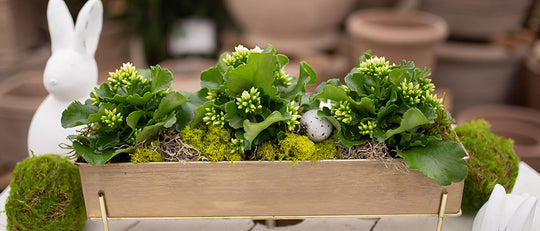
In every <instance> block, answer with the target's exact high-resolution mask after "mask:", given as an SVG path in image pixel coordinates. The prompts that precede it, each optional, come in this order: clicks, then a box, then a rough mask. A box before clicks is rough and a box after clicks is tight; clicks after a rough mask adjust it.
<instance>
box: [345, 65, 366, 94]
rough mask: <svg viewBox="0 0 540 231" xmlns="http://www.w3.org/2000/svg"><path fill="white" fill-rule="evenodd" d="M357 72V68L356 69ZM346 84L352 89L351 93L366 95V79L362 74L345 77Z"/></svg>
mask: <svg viewBox="0 0 540 231" xmlns="http://www.w3.org/2000/svg"><path fill="white" fill-rule="evenodd" d="M355 70H356V68H355ZM345 83H346V84H347V86H348V87H349V89H351V91H356V92H358V94H359V95H364V94H366V93H365V91H364V86H365V85H366V79H365V78H364V75H363V74H362V73H358V72H353V73H349V74H347V76H345Z"/></svg>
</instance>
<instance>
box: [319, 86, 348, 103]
mask: <svg viewBox="0 0 540 231" xmlns="http://www.w3.org/2000/svg"><path fill="white" fill-rule="evenodd" d="M314 99H330V100H334V101H336V102H341V101H349V100H351V101H352V99H351V97H349V96H348V95H347V92H346V91H345V89H343V88H341V87H335V86H332V85H326V86H324V88H323V91H322V92H321V93H319V94H316V95H315V96H314Z"/></svg>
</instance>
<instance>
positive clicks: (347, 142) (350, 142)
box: [317, 107, 366, 148]
mask: <svg viewBox="0 0 540 231" xmlns="http://www.w3.org/2000/svg"><path fill="white" fill-rule="evenodd" d="M317 115H318V116H320V117H322V118H326V119H327V120H328V121H330V123H331V124H332V125H333V126H334V129H337V136H338V140H339V143H340V145H341V146H343V147H346V148H350V147H352V146H354V145H360V144H363V143H365V142H366V140H365V139H362V140H354V139H353V138H352V137H348V136H346V135H345V134H343V128H342V127H341V123H340V122H339V121H337V120H336V118H334V117H333V116H332V112H331V111H330V109H329V108H327V107H324V108H323V109H322V110H320V111H318V112H317Z"/></svg>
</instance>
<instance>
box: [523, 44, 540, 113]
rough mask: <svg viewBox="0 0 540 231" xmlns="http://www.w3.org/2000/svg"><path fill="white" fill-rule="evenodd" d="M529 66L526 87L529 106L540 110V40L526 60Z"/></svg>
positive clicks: (526, 64)
mask: <svg viewBox="0 0 540 231" xmlns="http://www.w3.org/2000/svg"><path fill="white" fill-rule="evenodd" d="M525 67H526V68H527V74H526V80H525V86H526V87H525V88H526V103H527V105H528V106H530V107H533V108H535V109H539V110H540V42H539V43H537V45H536V46H535V48H534V49H533V52H531V54H530V55H529V57H528V58H527V61H526V62H525Z"/></svg>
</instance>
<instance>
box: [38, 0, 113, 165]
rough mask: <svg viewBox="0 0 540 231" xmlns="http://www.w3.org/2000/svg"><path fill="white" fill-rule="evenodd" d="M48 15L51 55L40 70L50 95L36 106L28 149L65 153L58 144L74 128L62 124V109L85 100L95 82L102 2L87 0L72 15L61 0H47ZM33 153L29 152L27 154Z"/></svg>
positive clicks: (70, 133) (40, 151) (64, 141)
mask: <svg viewBox="0 0 540 231" xmlns="http://www.w3.org/2000/svg"><path fill="white" fill-rule="evenodd" d="M47 19H48V22H49V32H50V35H51V48H52V55H51V57H50V58H49V60H48V61H47V65H46V66H45V72H44V73H43V84H44V85H45V88H46V89H47V91H48V92H49V95H48V96H47V98H45V100H44V101H43V102H42V103H41V105H40V106H39V108H38V109H37V111H36V113H35V114H34V117H33V118H32V122H31V123H30V129H29V132H28V149H29V151H31V152H33V153H34V154H35V155H41V154H47V153H55V154H65V153H67V152H68V151H67V150H64V149H61V148H60V147H59V144H61V143H69V142H68V140H67V136H68V135H74V134H76V132H75V129H64V128H62V125H61V122H60V119H61V117H62V112H63V111H64V110H65V109H66V108H67V106H68V105H69V104H70V103H71V102H73V101H74V100H79V101H81V102H84V101H85V99H86V98H88V97H89V94H90V92H91V91H92V90H93V88H94V87H95V86H96V85H97V77H98V76H97V75H98V70H97V64H96V60H95V58H94V54H95V52H96V48H97V45H98V41H99V35H100V33H101V27H102V24H103V5H102V3H101V1H100V0H89V1H88V2H86V4H85V5H84V6H83V8H82V9H81V11H80V12H79V15H78V17H77V22H76V23H75V25H74V23H73V19H72V17H71V15H70V13H69V11H68V8H67V6H66V4H65V3H64V1H63V0H50V1H49V5H48V7H47ZM30 155H32V154H30Z"/></svg>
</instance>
